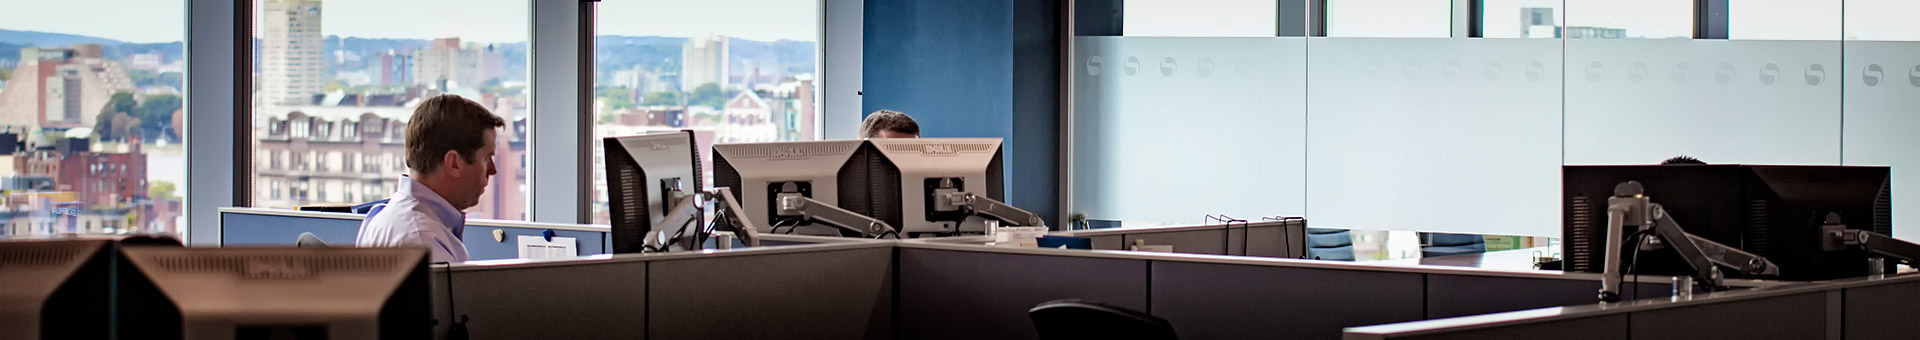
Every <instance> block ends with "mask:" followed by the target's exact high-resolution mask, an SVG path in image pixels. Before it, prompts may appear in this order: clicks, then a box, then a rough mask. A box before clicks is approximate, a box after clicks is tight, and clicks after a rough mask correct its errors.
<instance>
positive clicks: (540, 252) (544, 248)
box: [519, 235, 580, 260]
mask: <svg viewBox="0 0 1920 340" xmlns="http://www.w3.org/2000/svg"><path fill="white" fill-rule="evenodd" d="M575 244H577V242H574V239H573V238H572V237H555V238H553V241H547V240H546V238H544V237H540V236H530V235H521V236H520V247H519V248H520V258H521V259H529V260H532V259H564V258H574V257H579V256H580V248H579V247H577V246H575Z"/></svg>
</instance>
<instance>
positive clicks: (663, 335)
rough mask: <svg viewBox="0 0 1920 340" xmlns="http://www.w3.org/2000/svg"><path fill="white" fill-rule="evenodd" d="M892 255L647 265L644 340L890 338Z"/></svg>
mask: <svg viewBox="0 0 1920 340" xmlns="http://www.w3.org/2000/svg"><path fill="white" fill-rule="evenodd" d="M893 255H894V248H893V247H870V248H857V249H842V250H822V251H811V252H791V253H776V254H765V255H744V256H724V257H705V256H700V257H690V258H682V259H671V260H656V261H651V262H652V264H651V265H649V266H648V267H647V269H648V275H647V279H648V280H647V283H646V285H645V287H644V289H645V290H646V291H647V294H648V299H647V306H648V311H647V322H646V324H647V330H646V334H647V338H648V339H661V340H665V339H674V340H680V339H892V338H893V321H894V316H893V308H894V300H893V299H894V298H893V297H894V291H893V280H894V270H895V268H894V259H893ZM603 327H605V326H603Z"/></svg>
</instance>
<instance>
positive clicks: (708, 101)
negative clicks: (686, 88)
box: [687, 83, 727, 108]
mask: <svg viewBox="0 0 1920 340" xmlns="http://www.w3.org/2000/svg"><path fill="white" fill-rule="evenodd" d="M687 105H694V106H706V107H713V108H718V107H721V106H726V105H727V92H726V91H722V90H720V84H715V83H706V84H701V85H700V87H695V88H693V93H690V94H687Z"/></svg>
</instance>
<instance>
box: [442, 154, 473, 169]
mask: <svg viewBox="0 0 1920 340" xmlns="http://www.w3.org/2000/svg"><path fill="white" fill-rule="evenodd" d="M440 158H441V159H440V168H441V169H446V170H447V173H449V174H458V173H460V171H459V170H462V169H466V168H467V163H466V162H463V161H465V159H461V158H460V152H459V151H454V150H447V154H445V155H441V157H440Z"/></svg>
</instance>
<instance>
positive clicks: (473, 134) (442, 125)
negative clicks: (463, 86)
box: [407, 94, 507, 174]
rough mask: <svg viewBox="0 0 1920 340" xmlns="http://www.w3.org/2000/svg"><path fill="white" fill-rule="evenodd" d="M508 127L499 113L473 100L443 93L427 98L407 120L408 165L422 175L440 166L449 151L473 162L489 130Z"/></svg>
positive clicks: (414, 109) (485, 143) (484, 142)
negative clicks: (495, 113)
mask: <svg viewBox="0 0 1920 340" xmlns="http://www.w3.org/2000/svg"><path fill="white" fill-rule="evenodd" d="M503 126H507V122H506V121H504V120H501V119H500V116H495V115H493V113H492V112H487V108H486V107H484V106H480V103H476V102H474V101H473V100H469V99H466V98H461V97H460V96H456V95H451V94H443V95H439V96H434V97H433V98H427V100H426V101H423V102H420V106H418V107H414V108H413V118H409V119H407V167H408V168H412V169H413V171H417V172H418V173H420V174H427V173H432V172H433V171H434V170H438V169H440V165H441V164H440V163H444V162H445V161H446V159H445V157H442V155H446V154H447V151H448V150H452V151H455V152H459V153H460V158H461V159H464V160H466V161H467V162H468V163H473V162H475V161H476V160H474V155H475V154H476V153H479V152H480V148H481V147H484V146H486V145H487V141H486V140H485V139H484V138H485V137H486V131H487V130H493V129H498V128H500V127H503Z"/></svg>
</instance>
